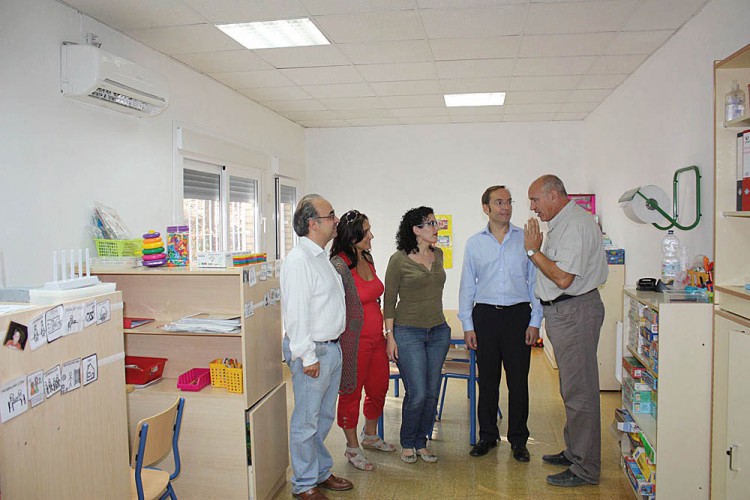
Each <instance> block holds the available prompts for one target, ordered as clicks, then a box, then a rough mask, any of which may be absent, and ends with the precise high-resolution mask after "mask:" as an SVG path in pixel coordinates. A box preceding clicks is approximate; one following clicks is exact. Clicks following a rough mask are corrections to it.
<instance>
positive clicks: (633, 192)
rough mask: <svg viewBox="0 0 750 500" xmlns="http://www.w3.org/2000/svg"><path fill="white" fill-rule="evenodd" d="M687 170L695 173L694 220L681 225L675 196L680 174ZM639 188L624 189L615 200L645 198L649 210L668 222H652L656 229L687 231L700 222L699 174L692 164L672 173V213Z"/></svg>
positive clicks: (623, 201)
mask: <svg viewBox="0 0 750 500" xmlns="http://www.w3.org/2000/svg"><path fill="white" fill-rule="evenodd" d="M689 171H692V172H693V173H694V174H695V221H694V222H693V223H692V224H690V225H689V226H683V225H682V224H680V223H679V222H677V218H678V215H679V214H678V213H677V206H678V198H677V197H678V192H679V184H680V181H679V177H680V174H682V173H684V172H689ZM640 189H641V187H640V186H639V187H637V188H634V189H629V190H627V191H625V192H624V193H623V194H622V196H620V199H619V200H617V201H618V202H620V203H626V202H629V201H632V200H633V198H635V197H636V196H640V197H641V198H643V199H644V200H646V206H647V207H648V208H649V209H650V210H656V211H657V212H659V213H660V214H661V215H662V216H663V217H664V218H665V219H667V221H668V222H669V225H668V226H660V225H659V224H657V223H655V222H654V223H652V224H653V226H654V227H656V228H657V229H662V230H667V229H671V228H672V227H676V228H677V229H681V230H683V231H689V230H691V229H693V228H695V226H697V225H698V223H699V222H700V220H701V215H702V214H701V174H700V170H699V169H698V167H697V166H695V165H692V166H690V167H684V168H680V169H677V170H676V171H675V173H674V178H673V180H672V214H673V215H669V214H668V213H667V212H665V211H664V209H663V208H662V207H660V206H659V202H658V201H656V200H655V199H653V198H649V197H647V196H646V195H644V194H643V193H642V192H641V191H640Z"/></svg>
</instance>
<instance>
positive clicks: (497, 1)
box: [417, 0, 528, 9]
mask: <svg viewBox="0 0 750 500" xmlns="http://www.w3.org/2000/svg"><path fill="white" fill-rule="evenodd" d="M527 1H528V0H417V5H418V6H419V8H420V9H447V8H466V7H481V6H484V5H508V4H523V3H526V2H527Z"/></svg>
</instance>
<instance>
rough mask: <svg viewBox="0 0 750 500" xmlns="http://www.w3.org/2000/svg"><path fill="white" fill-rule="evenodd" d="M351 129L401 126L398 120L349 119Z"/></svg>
mask: <svg viewBox="0 0 750 500" xmlns="http://www.w3.org/2000/svg"><path fill="white" fill-rule="evenodd" d="M348 122H349V123H350V124H351V125H352V126H353V127H376V126H381V125H401V121H400V120H399V119H398V118H349V119H348Z"/></svg>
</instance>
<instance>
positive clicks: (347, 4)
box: [301, 0, 414, 16]
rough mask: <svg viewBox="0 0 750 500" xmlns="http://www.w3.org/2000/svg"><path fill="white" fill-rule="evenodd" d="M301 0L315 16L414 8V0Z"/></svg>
mask: <svg viewBox="0 0 750 500" xmlns="http://www.w3.org/2000/svg"><path fill="white" fill-rule="evenodd" d="M301 2H302V4H303V5H304V6H305V7H306V8H307V10H308V11H309V12H310V14H312V15H314V16H321V15H327V14H356V13H363V12H380V11H384V10H385V11H387V10H411V9H413V8H414V2H413V0H301Z"/></svg>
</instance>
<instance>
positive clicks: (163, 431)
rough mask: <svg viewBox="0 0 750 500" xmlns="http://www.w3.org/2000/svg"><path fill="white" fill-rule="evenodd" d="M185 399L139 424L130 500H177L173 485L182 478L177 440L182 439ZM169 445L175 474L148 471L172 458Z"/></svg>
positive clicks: (157, 470)
mask: <svg viewBox="0 0 750 500" xmlns="http://www.w3.org/2000/svg"><path fill="white" fill-rule="evenodd" d="M184 406H185V398H178V399H177V400H176V401H175V402H174V404H173V405H172V406H170V407H169V408H167V409H166V410H164V411H163V412H161V413H158V414H156V415H154V416H153V417H149V418H144V419H143V420H141V421H140V422H138V428H137V429H136V436H137V439H136V443H134V446H133V459H132V462H131V463H132V465H131V469H130V492H131V498H133V499H135V498H137V499H138V500H154V499H157V498H158V499H164V498H172V499H173V500H177V495H175V492H174V490H173V489H172V483H171V481H172V480H173V479H175V478H176V477H177V476H178V475H179V474H180V452H179V450H178V448H177V440H178V439H179V437H180V425H181V424H182V410H183V408H184ZM170 444H171V448H172V456H173V459H174V472H173V473H172V474H169V473H168V472H166V471H162V470H159V469H152V468H144V467H149V466H151V465H153V464H155V463H157V462H159V461H161V460H162V459H163V458H164V457H166V456H167V455H168V454H169V449H170Z"/></svg>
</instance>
